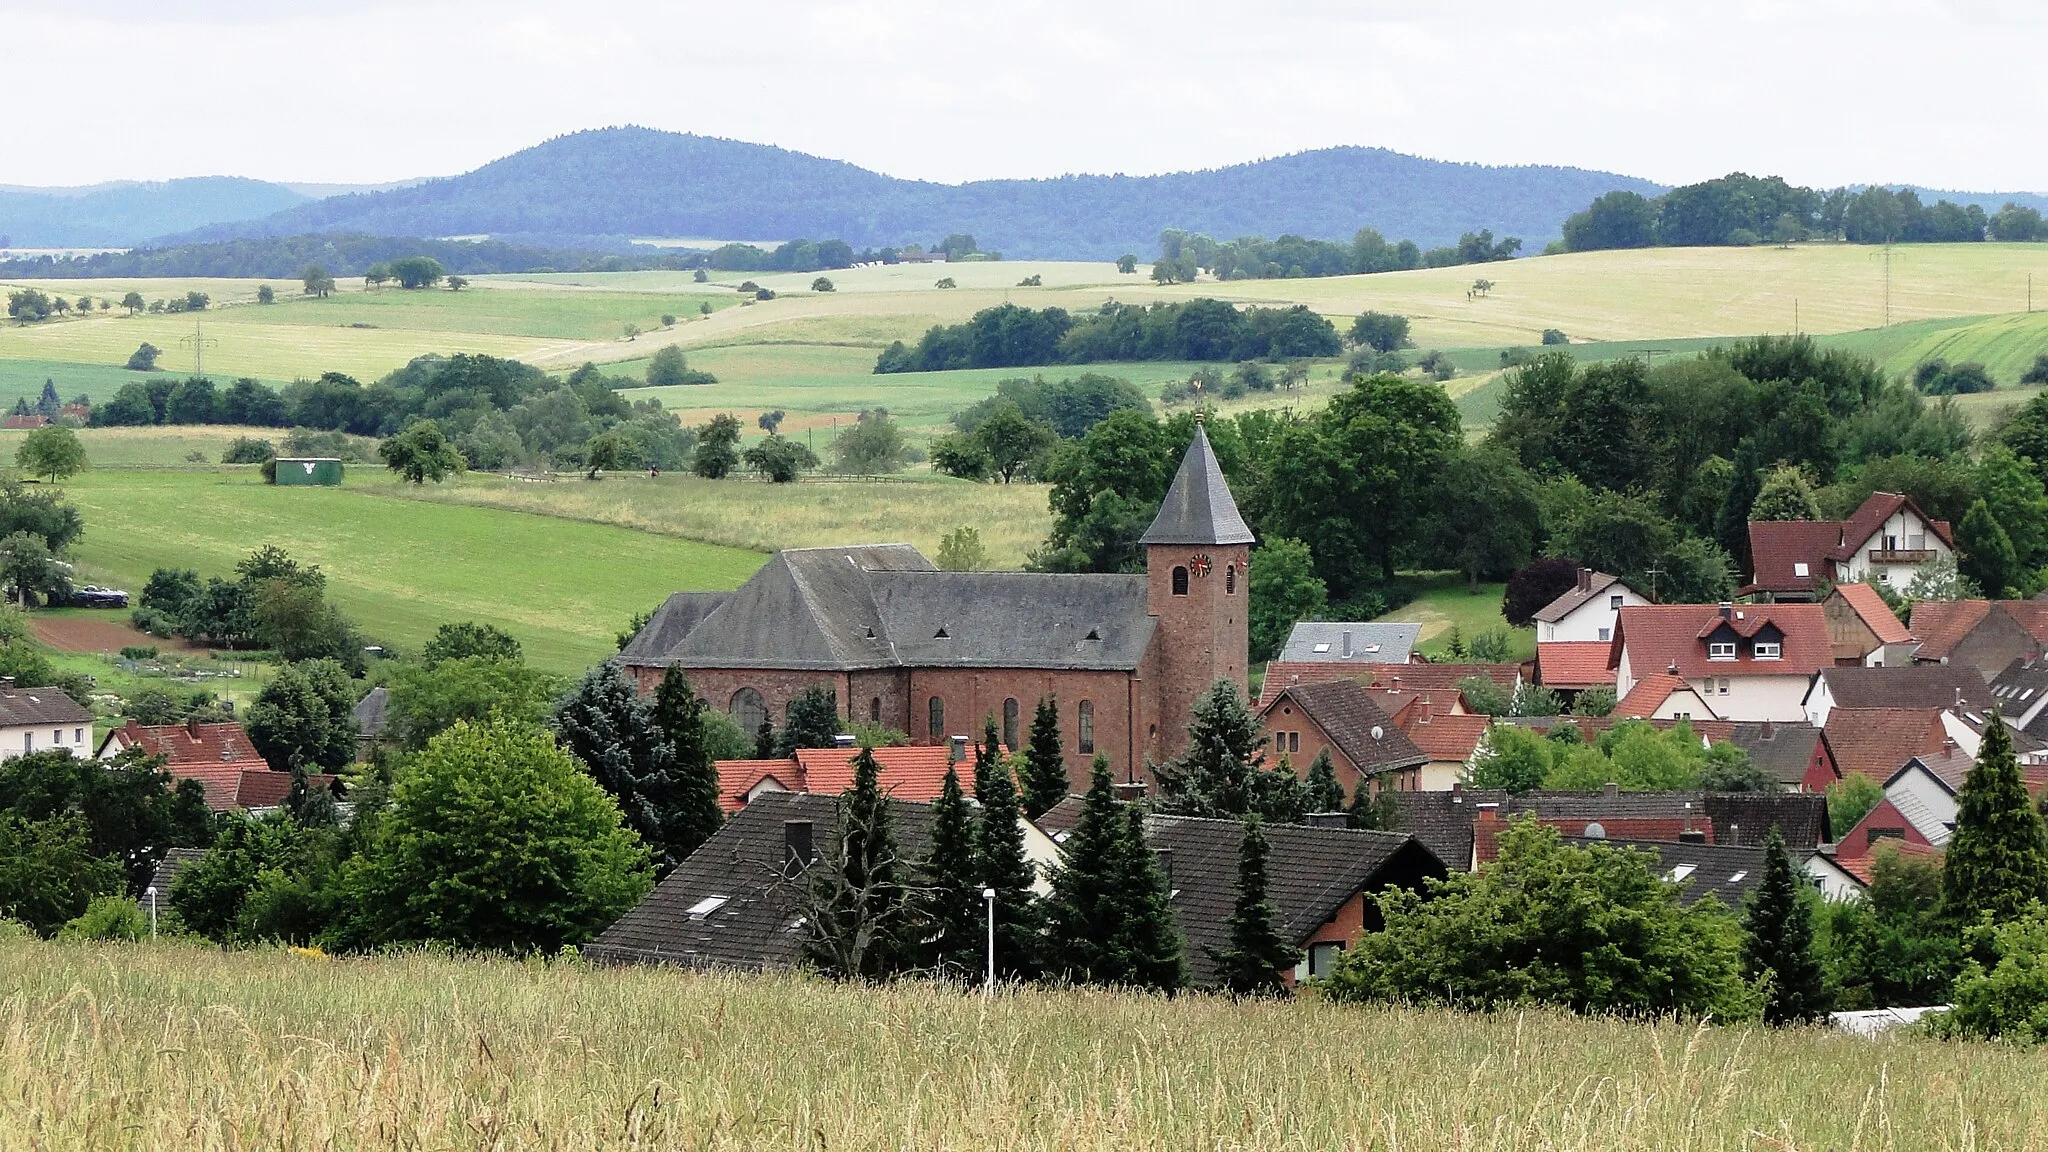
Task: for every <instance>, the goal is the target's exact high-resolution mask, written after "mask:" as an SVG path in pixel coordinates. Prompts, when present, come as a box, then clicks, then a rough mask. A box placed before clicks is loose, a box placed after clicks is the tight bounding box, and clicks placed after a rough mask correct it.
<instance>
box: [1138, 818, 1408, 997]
mask: <svg viewBox="0 0 2048 1152" xmlns="http://www.w3.org/2000/svg"><path fill="white" fill-rule="evenodd" d="M1145 838H1146V839H1147V840H1148V841H1149V842H1150V843H1151V845H1152V848H1153V850H1154V851H1155V852H1169V853H1171V855H1170V856H1168V857H1166V858H1165V859H1166V863H1167V867H1168V871H1169V873H1170V876H1169V882H1170V884H1171V887H1172V888H1173V891H1174V896H1173V916H1174V923H1175V924H1176V925H1177V926H1178V927H1179V928H1180V931H1181V936H1182V937H1183V938H1184V939H1185V940H1186V941H1187V956H1188V969H1189V972H1190V973H1191V974H1192V976H1193V978H1194V982H1195V983H1196V984H1213V983H1214V982H1215V979H1216V966H1215V965H1214V964H1213V963H1212V962H1211V961H1210V959H1209V954H1208V949H1209V948H1222V947H1225V946H1227V945H1228V943H1229V935H1230V913H1231V909H1232V907H1233V906H1234V905H1235V903H1236V900H1237V859H1238V850H1239V847H1240V846H1241V845H1242V843H1243V840H1244V825H1243V824H1241V823H1239V822H1238V821H1235V820H1202V819H1196V818H1193V817H1188V816H1148V817H1146V819H1145ZM1266 842H1267V843H1268V844H1269V845H1270V846H1271V849H1272V852H1271V855H1270V856H1269V857H1268V861H1267V866H1266V868H1267V871H1266V894H1267V896H1268V898H1269V899H1271V900H1272V902H1273V907H1274V910H1275V911H1276V912H1277V913H1278V914H1279V916H1278V920H1279V924H1280V929H1281V933H1282V934H1283V935H1284V936H1286V937H1287V938H1288V939H1289V940H1290V941H1293V942H1295V943H1300V942H1301V941H1303V940H1306V939H1307V938H1308V937H1309V935H1310V934H1311V933H1313V932H1315V931H1316V930H1317V929H1318V928H1320V927H1322V926H1323V924H1324V923H1326V922H1327V921H1328V920H1329V919H1330V918H1331V917H1332V916H1334V915H1335V914H1336V913H1337V911H1338V910H1339V909H1341V908H1342V907H1343V906H1344V903H1345V902H1346V901H1348V900H1350V899H1351V898H1352V897H1353V896H1355V895H1357V894H1358V893H1359V892H1362V891H1366V892H1369V891H1376V890H1378V889H1379V888H1382V887H1384V886H1386V885H1387V884H1390V883H1392V884H1400V885H1402V886H1410V887H1412V886H1418V885H1419V884H1420V883H1421V878H1422V877H1423V876H1444V875H1446V874H1447V869H1446V868H1445V866H1444V864H1443V862H1442V861H1440V860H1438V859H1437V858H1436V857H1435V856H1434V855H1432V854H1431V853H1430V852H1429V850H1428V849H1427V848H1425V847H1424V846H1423V845H1422V844H1421V843H1420V842H1419V841H1417V840H1416V839H1415V838H1413V837H1410V836H1407V835H1405V834H1402V833H1396V832H1361V831H1357V830H1355V829H1350V828H1323V827H1315V826H1310V825H1305V824H1268V825H1266Z"/></svg>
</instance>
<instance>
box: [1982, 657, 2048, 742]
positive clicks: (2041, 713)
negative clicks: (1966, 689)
mask: <svg viewBox="0 0 2048 1152" xmlns="http://www.w3.org/2000/svg"><path fill="white" fill-rule="evenodd" d="M1983 703H1984V705H1985V706H1986V707H1989V708H1996V709H1997V710H1998V714H1999V715H2000V716H2001V717H2003V718H2004V720H2005V722H2006V723H2007V724H2009V725H2011V726H2012V727H2013V728H2014V729H2016V730H2018V731H2021V732H2024V733H2026V734H2027V735H2029V736H2032V737H2034V738H2035V739H2037V740H2041V739H2048V708H2044V706H2048V660H2043V659H2039V658H2036V657H2029V656H2016V657H2014V658H2013V661H2012V663H2010V664H2007V665H2006V666H2005V667H2004V668H2003V669H2001V670H2000V671H1999V673H1998V676H1997V678H1995V679H1993V680H1992V681H1991V698H1990V699H1989V700H1988V701H1984V702H1983Z"/></svg>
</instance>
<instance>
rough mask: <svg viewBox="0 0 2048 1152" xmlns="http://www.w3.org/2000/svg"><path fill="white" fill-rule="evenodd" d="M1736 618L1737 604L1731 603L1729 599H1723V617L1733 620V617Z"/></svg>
mask: <svg viewBox="0 0 2048 1152" xmlns="http://www.w3.org/2000/svg"><path fill="white" fill-rule="evenodd" d="M1734 618H1735V605H1734V604H1731V603H1729V602H1728V601H1726V600H1723V601H1721V619H1723V620H1732V619H1734Z"/></svg>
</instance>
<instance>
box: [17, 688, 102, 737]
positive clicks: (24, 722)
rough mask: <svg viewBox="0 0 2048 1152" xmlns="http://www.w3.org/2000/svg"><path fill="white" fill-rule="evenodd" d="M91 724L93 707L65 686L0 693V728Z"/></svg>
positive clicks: (20, 689) (19, 689) (18, 689)
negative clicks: (77, 697)
mask: <svg viewBox="0 0 2048 1152" xmlns="http://www.w3.org/2000/svg"><path fill="white" fill-rule="evenodd" d="M90 723H92V712H91V710H90V709H87V708H84V707H82V706H80V705H79V703H78V701H76V700H73V699H72V698H71V697H69V696H66V695H65V694H64V690H63V689H62V688H9V689H7V690H6V691H4V692H0V728H22V727H36V726H40V725H44V724H56V725H76V724H90Z"/></svg>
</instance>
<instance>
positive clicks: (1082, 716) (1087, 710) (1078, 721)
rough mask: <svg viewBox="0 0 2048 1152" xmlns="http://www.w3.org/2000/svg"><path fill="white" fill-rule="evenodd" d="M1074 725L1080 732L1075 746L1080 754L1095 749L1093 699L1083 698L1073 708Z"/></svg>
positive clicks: (1085, 753)
mask: <svg viewBox="0 0 2048 1152" xmlns="http://www.w3.org/2000/svg"><path fill="white" fill-rule="evenodd" d="M1074 717H1075V719H1074V726H1075V727H1076V728H1077V729H1078V730H1079V732H1080V740H1079V741H1078V742H1077V744H1076V747H1077V748H1079V749H1080V752H1081V754H1082V755H1084V756H1085V755H1087V754H1088V753H1091V752H1093V751H1095V701H1093V700H1083V701H1081V704H1080V706H1079V707H1078V708H1076V709H1075V710H1074Z"/></svg>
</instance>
